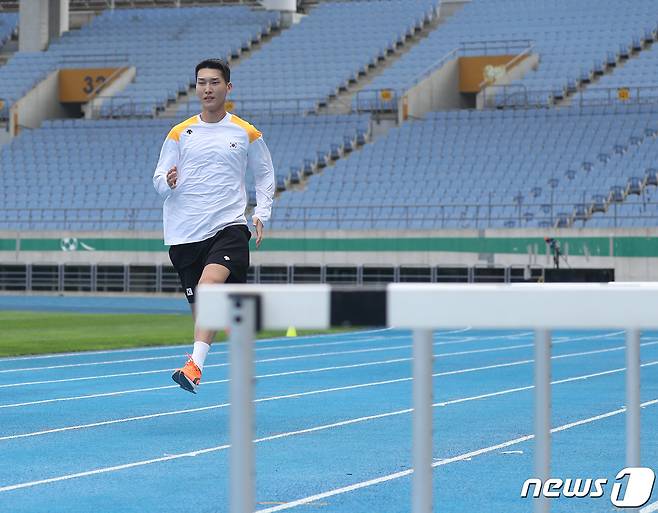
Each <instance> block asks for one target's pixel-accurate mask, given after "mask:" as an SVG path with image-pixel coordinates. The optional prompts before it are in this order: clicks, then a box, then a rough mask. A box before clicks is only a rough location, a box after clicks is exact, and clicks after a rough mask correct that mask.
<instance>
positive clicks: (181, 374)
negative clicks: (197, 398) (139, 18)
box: [171, 355, 201, 394]
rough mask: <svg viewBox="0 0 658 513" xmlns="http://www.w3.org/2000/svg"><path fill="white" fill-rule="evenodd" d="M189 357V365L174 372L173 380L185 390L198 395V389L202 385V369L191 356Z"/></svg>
mask: <svg viewBox="0 0 658 513" xmlns="http://www.w3.org/2000/svg"><path fill="white" fill-rule="evenodd" d="M187 356H188V360H187V363H186V364H185V365H184V366H183V367H182V368H181V369H178V370H177V371H176V372H174V373H173V375H172V376H171V379H173V380H174V381H175V382H176V383H178V384H179V385H180V387H181V388H182V389H183V390H187V391H188V392H192V393H193V394H196V387H198V386H199V383H201V369H199V367H198V366H197V364H196V363H194V360H192V357H191V356H190V355H187Z"/></svg>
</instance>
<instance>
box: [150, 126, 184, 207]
mask: <svg viewBox="0 0 658 513" xmlns="http://www.w3.org/2000/svg"><path fill="white" fill-rule="evenodd" d="M177 166H178V141H176V140H174V139H171V138H169V137H167V139H166V140H165V142H164V144H163V145H162V149H161V150H160V159H159V160H158V165H157V166H156V168H155V173H154V174H153V187H155V190H156V191H158V194H160V196H162V197H163V198H167V196H169V194H171V191H172V189H175V188H176V182H177V179H178V175H177Z"/></svg>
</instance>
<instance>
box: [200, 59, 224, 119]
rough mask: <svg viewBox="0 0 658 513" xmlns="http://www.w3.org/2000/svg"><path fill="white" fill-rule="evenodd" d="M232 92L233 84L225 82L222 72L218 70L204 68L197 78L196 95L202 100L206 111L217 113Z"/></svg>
mask: <svg viewBox="0 0 658 513" xmlns="http://www.w3.org/2000/svg"><path fill="white" fill-rule="evenodd" d="M230 90H231V83H230V82H229V83H228V84H227V83H226V82H225V81H224V76H223V75H222V72H221V71H219V70H218V69H212V68H203V69H200V70H199V73H197V78H196V95H197V96H198V97H199V100H201V106H202V107H203V109H204V110H207V111H210V112H215V111H218V110H220V109H221V108H222V107H223V106H224V101H225V100H226V95H227V94H228V92H229V91H230Z"/></svg>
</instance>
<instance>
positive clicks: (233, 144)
mask: <svg viewBox="0 0 658 513" xmlns="http://www.w3.org/2000/svg"><path fill="white" fill-rule="evenodd" d="M228 147H229V148H231V149H232V150H237V149H238V143H237V142H235V141H231V142H229V143H228Z"/></svg>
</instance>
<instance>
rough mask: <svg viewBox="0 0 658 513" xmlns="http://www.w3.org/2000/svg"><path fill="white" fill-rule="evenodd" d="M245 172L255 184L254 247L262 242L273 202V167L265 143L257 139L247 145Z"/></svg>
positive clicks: (260, 138)
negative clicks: (251, 176) (247, 172)
mask: <svg viewBox="0 0 658 513" xmlns="http://www.w3.org/2000/svg"><path fill="white" fill-rule="evenodd" d="M247 170H248V171H251V172H252V173H253V174H254V181H255V183H256V208H255V209H254V215H253V224H254V226H255V227H256V247H258V246H260V243H261V241H262V240H263V226H264V224H265V223H266V222H267V221H269V220H270V215H271V214H272V202H273V201H274V190H275V189H274V166H273V165H272V156H271V155H270V150H269V149H268V148H267V145H266V144H265V141H264V140H263V138H262V137H259V138H258V139H256V140H255V141H254V142H252V143H251V144H250V145H249V153H248V159H247Z"/></svg>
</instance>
